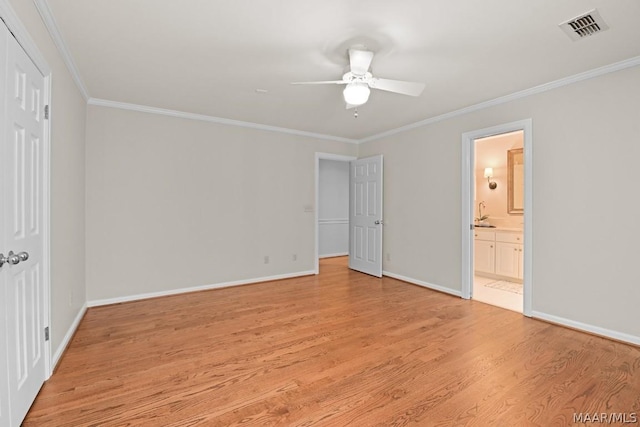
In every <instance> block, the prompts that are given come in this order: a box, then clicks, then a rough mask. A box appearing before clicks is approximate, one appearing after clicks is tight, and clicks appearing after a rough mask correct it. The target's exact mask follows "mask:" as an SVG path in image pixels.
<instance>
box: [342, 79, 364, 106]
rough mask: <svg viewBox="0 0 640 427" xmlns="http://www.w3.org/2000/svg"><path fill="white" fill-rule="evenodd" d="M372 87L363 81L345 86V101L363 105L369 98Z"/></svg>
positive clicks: (343, 92)
mask: <svg viewBox="0 0 640 427" xmlns="http://www.w3.org/2000/svg"><path fill="white" fill-rule="evenodd" d="M370 93H371V89H369V85H367V84H366V83H362V82H351V83H349V84H348V85H347V87H345V88H344V91H342V95H344V101H345V102H346V103H347V104H350V105H354V106H358V105H362V104H364V103H365V102H367V101H368V100H369V94H370Z"/></svg>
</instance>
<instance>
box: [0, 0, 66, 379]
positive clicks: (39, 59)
mask: <svg viewBox="0 0 640 427" xmlns="http://www.w3.org/2000/svg"><path fill="white" fill-rule="evenodd" d="M0 18H2V20H3V21H4V22H5V24H6V25H7V28H9V31H11V33H12V34H13V35H14V37H15V38H16V40H17V41H18V44H20V46H22V48H23V49H24V51H25V52H26V53H27V55H28V56H29V58H31V60H32V61H33V63H34V64H35V66H36V68H38V70H39V71H40V72H41V73H42V75H43V76H44V99H43V105H48V106H49V110H51V68H50V67H49V64H47V61H46V60H45V59H44V56H43V55H42V53H40V50H39V49H38V46H37V45H36V44H35V42H34V41H33V39H32V38H31V36H30V35H29V33H28V31H27V29H26V27H25V26H24V25H23V24H22V22H21V21H20V19H19V18H18V15H17V14H16V13H15V11H14V10H13V8H12V7H11V5H10V4H9V1H8V0H0ZM0 25H1V24H0ZM42 142H43V159H42V169H43V170H42V226H43V230H42V233H43V248H42V275H43V277H42V280H43V285H44V311H45V312H44V313H43V315H44V319H45V324H46V325H48V326H49V340H48V341H45V343H44V359H45V371H46V377H47V378H49V377H50V376H51V374H52V373H53V364H52V359H51V334H52V332H53V331H52V330H51V198H50V194H51V176H50V175H51V167H50V165H51V116H49V120H45V129H44V135H43V141H42Z"/></svg>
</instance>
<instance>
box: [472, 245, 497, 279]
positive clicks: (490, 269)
mask: <svg viewBox="0 0 640 427" xmlns="http://www.w3.org/2000/svg"><path fill="white" fill-rule="evenodd" d="M494 246H495V244H494V242H492V241H489V240H475V241H474V251H473V253H474V266H473V268H474V270H475V271H477V272H480V273H492V274H493V273H494V271H495V257H496V250H495V248H494Z"/></svg>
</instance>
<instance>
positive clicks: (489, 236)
mask: <svg viewBox="0 0 640 427" xmlns="http://www.w3.org/2000/svg"><path fill="white" fill-rule="evenodd" d="M473 235H474V237H475V238H476V239H477V240H491V241H494V240H496V232H495V231H488V230H478V229H477V228H476V229H475V230H474V233H473Z"/></svg>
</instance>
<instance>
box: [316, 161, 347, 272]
mask: <svg viewBox="0 0 640 427" xmlns="http://www.w3.org/2000/svg"><path fill="white" fill-rule="evenodd" d="M357 159H358V158H357V157H355V156H343V155H340V154H331V153H316V161H315V173H316V175H315V176H316V178H315V179H316V190H315V191H316V200H315V208H314V209H313V211H314V212H315V215H314V218H315V225H314V227H315V255H314V262H315V273H316V274H319V273H320V258H319V256H320V255H319V254H320V248H319V246H320V226H319V224H318V220H319V217H318V215H319V212H318V208H319V204H320V160H337V161H340V162H350V161H352V160H357Z"/></svg>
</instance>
